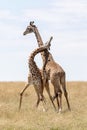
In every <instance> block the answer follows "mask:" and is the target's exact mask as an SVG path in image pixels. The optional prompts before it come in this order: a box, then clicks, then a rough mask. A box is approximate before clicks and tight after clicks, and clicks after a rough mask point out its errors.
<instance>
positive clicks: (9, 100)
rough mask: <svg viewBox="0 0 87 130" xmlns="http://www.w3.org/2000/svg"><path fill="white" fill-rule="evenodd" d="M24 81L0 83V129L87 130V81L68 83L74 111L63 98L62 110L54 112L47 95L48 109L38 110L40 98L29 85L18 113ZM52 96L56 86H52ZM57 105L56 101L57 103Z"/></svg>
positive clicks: (40, 108) (39, 108)
mask: <svg viewBox="0 0 87 130" xmlns="http://www.w3.org/2000/svg"><path fill="white" fill-rule="evenodd" d="M24 85H25V83H24V82H0V130H86V129H87V82H68V83H67V90H68V93H69V101H70V105H71V109H72V110H71V112H70V111H68V109H67V104H66V101H65V98H64V96H63V110H62V113H61V114H59V113H57V112H55V110H54V109H53V106H52V104H51V103H50V100H49V97H48V95H47V93H46V92H45V91H44V95H45V97H46V107H47V108H48V110H47V111H46V112H43V110H42V104H41V103H40V106H39V107H38V109H37V108H36V107H35V103H36V100H37V96H36V94H35V91H34V88H33V86H30V87H29V88H28V89H27V90H26V92H25V94H24V97H23V102H22V108H21V111H20V112H19V110H18V106H19V94H20V91H21V90H22V89H23V87H24ZM50 88H51V93H52V95H53V86H52V85H50ZM55 104H56V101H55Z"/></svg>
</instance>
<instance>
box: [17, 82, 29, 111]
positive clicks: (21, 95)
mask: <svg viewBox="0 0 87 130" xmlns="http://www.w3.org/2000/svg"><path fill="white" fill-rule="evenodd" d="M28 86H29V83H27V84H26V85H25V87H24V89H23V90H22V91H21V92H20V102H19V110H20V109H21V104H22V97H23V94H24V91H25V90H26V89H27V88H28Z"/></svg>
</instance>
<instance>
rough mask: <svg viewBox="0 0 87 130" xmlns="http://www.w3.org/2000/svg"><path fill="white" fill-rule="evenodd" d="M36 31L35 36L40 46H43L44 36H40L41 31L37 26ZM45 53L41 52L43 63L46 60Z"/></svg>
mask: <svg viewBox="0 0 87 130" xmlns="http://www.w3.org/2000/svg"><path fill="white" fill-rule="evenodd" d="M34 33H35V37H36V39H37V43H38V46H39V47H41V46H43V45H44V44H43V41H42V38H41V36H40V33H39V31H38V29H37V27H36V28H35V32H34ZM44 53H45V52H41V57H42V60H43V63H44V62H45V56H44V55H45V54H44Z"/></svg>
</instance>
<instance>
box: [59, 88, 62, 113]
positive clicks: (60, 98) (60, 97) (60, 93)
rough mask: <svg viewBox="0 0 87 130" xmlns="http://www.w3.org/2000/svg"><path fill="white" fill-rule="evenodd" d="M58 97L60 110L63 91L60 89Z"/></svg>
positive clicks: (60, 109) (60, 108)
mask: <svg viewBox="0 0 87 130" xmlns="http://www.w3.org/2000/svg"><path fill="white" fill-rule="evenodd" d="M58 98H59V112H61V111H62V91H61V90H60V91H59V92H58Z"/></svg>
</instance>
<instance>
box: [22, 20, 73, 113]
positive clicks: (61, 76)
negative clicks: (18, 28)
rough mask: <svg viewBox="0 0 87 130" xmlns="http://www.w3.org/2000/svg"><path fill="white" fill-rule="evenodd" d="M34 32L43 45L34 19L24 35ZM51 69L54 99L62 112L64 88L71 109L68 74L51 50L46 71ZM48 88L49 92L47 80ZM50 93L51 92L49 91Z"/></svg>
mask: <svg viewBox="0 0 87 130" xmlns="http://www.w3.org/2000/svg"><path fill="white" fill-rule="evenodd" d="M32 32H33V33H34V34H35V37H36V40H37V43H38V46H39V47H41V46H43V41H42V38H41V36H40V33H39V31H38V29H37V27H36V26H35V25H34V21H31V22H30V24H29V25H28V26H27V28H26V30H25V31H24V33H23V35H26V34H30V33H32ZM44 55H45V52H41V57H42V60H43V63H44V62H45V56H44ZM48 70H49V71H50V76H49V77H50V80H51V83H52V85H53V86H54V94H55V95H54V96H53V100H54V99H56V100H57V105H58V111H59V112H61V110H62V90H61V86H62V89H63V91H64V96H65V99H66V102H67V106H68V109H69V110H71V108H70V104H69V99H68V92H67V90H66V74H65V71H64V70H63V69H62V67H61V66H60V65H59V64H58V63H56V62H55V60H54V59H53V56H52V54H51V53H50V52H49V57H48V62H47V65H46V71H48ZM46 89H47V91H48V92H49V91H50V90H49V82H48V81H47V82H46ZM49 93H50V92H49ZM49 95H50V94H49Z"/></svg>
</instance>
